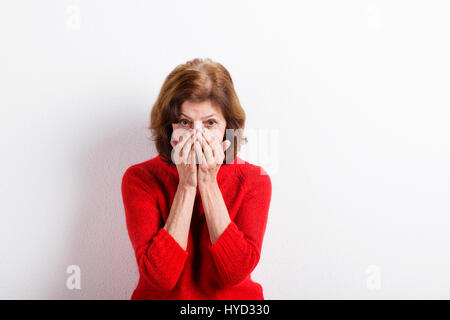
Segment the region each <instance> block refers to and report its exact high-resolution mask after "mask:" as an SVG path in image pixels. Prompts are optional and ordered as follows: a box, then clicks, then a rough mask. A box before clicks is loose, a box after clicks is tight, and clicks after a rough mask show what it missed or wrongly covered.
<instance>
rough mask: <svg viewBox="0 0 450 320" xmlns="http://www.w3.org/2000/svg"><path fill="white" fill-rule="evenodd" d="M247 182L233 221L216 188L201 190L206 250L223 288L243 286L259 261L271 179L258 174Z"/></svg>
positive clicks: (268, 204)
mask: <svg viewBox="0 0 450 320" xmlns="http://www.w3.org/2000/svg"><path fill="white" fill-rule="evenodd" d="M247 180H248V181H247V183H248V185H245V187H244V188H243V189H244V192H246V194H245V196H244V199H243V201H242V204H241V207H240V209H239V211H238V213H237V215H236V217H235V219H234V221H233V220H230V218H229V215H228V211H227V210H226V206H225V203H224V201H223V198H222V195H221V193H220V189H219V188H218V186H214V187H213V186H209V187H205V188H201V189H200V194H201V197H202V203H203V207H204V210H205V217H206V221H207V223H208V229H209V232H210V238H211V244H210V245H209V247H208V250H209V252H210V253H211V256H212V258H213V260H214V263H215V265H216V267H217V271H218V273H219V275H220V278H221V280H222V284H223V285H224V286H231V285H236V284H238V283H240V282H242V281H243V280H244V279H245V278H246V277H247V276H248V275H249V274H250V273H251V272H252V271H253V270H254V268H255V267H256V265H257V264H258V262H259V258H260V253H261V247H262V241H263V237H264V232H265V229H266V225H267V217H268V211H269V206H270V200H271V193H272V185H271V181H270V177H269V176H268V175H267V174H261V173H260V172H259V171H258V173H256V174H253V175H252V176H251V177H249V178H248V179H247ZM224 208H225V209H224Z"/></svg>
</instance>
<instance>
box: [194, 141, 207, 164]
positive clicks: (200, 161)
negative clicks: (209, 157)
mask: <svg viewBox="0 0 450 320" xmlns="http://www.w3.org/2000/svg"><path fill="white" fill-rule="evenodd" d="M194 149H195V154H196V155H197V160H198V164H200V165H201V164H204V163H206V159H205V156H204V155H203V152H202V146H201V145H200V142H199V141H198V140H197V141H195V142H194Z"/></svg>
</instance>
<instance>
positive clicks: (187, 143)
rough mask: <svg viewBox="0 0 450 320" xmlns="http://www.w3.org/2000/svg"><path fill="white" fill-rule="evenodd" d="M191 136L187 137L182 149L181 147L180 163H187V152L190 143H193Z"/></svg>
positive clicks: (190, 146)
mask: <svg viewBox="0 0 450 320" xmlns="http://www.w3.org/2000/svg"><path fill="white" fill-rule="evenodd" d="M193 140H194V139H193V138H192V137H189V139H188V141H187V142H186V143H185V144H184V146H183V149H182V151H181V152H182V154H181V158H182V163H184V164H188V160H189V152H190V149H191V148H192V143H193Z"/></svg>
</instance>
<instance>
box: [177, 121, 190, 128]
mask: <svg viewBox="0 0 450 320" xmlns="http://www.w3.org/2000/svg"><path fill="white" fill-rule="evenodd" d="M179 123H180V124H181V125H182V126H183V127H186V126H188V125H189V121H188V120H186V119H181V120H180V121H179Z"/></svg>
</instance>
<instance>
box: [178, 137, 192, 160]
mask: <svg viewBox="0 0 450 320" xmlns="http://www.w3.org/2000/svg"><path fill="white" fill-rule="evenodd" d="M191 136H192V132H189V131H188V132H187V133H186V134H184V135H183V136H180V138H179V139H180V141H179V142H178V143H177V145H176V146H175V148H174V152H175V158H176V160H177V161H178V163H180V162H181V161H183V155H185V154H186V153H183V149H184V147H185V146H186V143H187V142H188V141H189V139H190V138H191Z"/></svg>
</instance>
